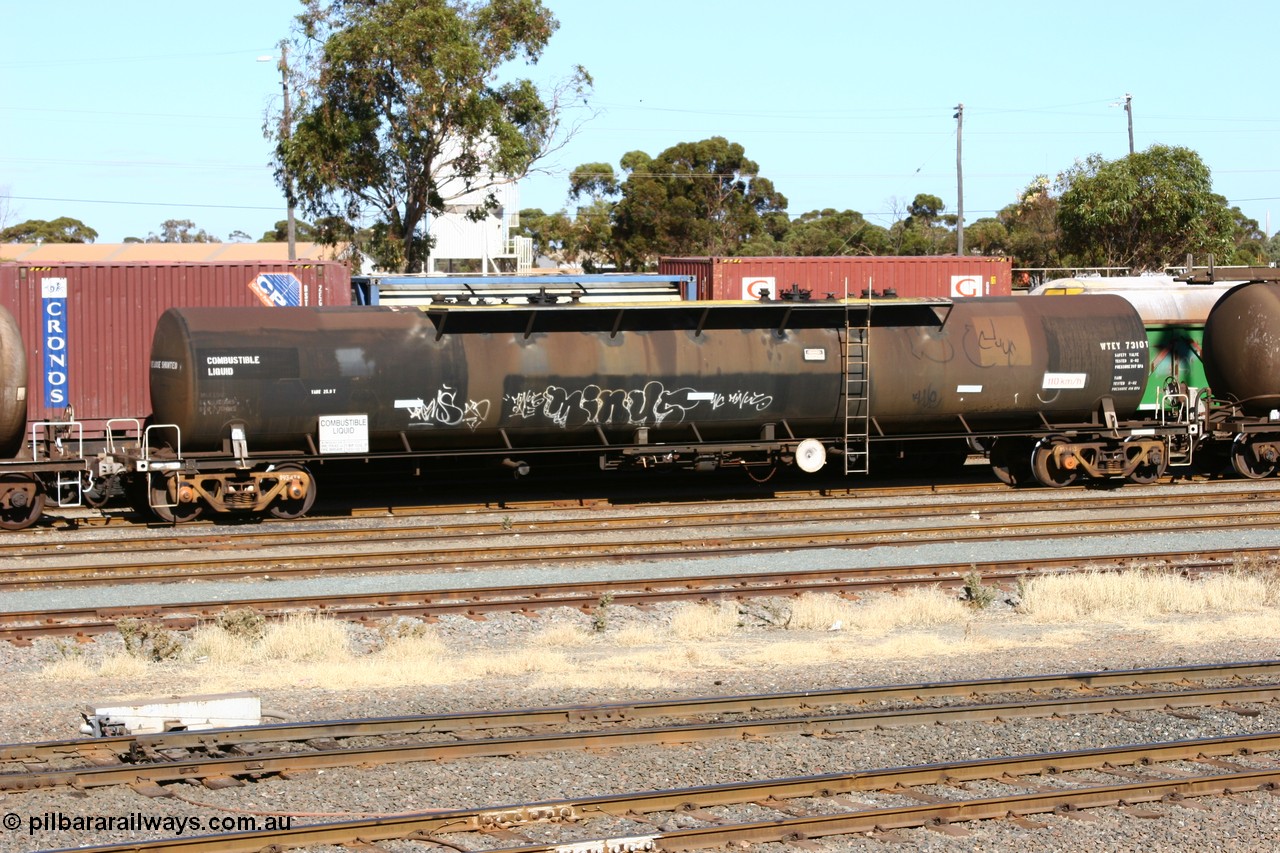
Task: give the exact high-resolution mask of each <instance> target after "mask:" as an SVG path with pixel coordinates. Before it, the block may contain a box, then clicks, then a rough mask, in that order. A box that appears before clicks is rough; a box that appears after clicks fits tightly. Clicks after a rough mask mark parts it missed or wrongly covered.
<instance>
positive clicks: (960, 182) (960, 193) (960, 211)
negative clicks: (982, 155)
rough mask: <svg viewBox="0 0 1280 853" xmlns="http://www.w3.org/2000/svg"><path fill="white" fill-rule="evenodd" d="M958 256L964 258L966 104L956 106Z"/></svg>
mask: <svg viewBox="0 0 1280 853" xmlns="http://www.w3.org/2000/svg"><path fill="white" fill-rule="evenodd" d="M952 118H954V119H955V120H956V196H957V197H958V199H959V200H958V201H957V202H956V254H957V255H960V256H961V257H963V256H964V160H963V158H962V156H961V154H962V153H963V142H964V104H956V114H955V115H954V116H952Z"/></svg>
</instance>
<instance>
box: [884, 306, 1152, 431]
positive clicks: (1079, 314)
mask: <svg viewBox="0 0 1280 853" xmlns="http://www.w3.org/2000/svg"><path fill="white" fill-rule="evenodd" d="M871 361H872V364H873V365H874V367H873V370H875V371H877V373H876V375H877V376H878V380H877V381H876V382H874V383H872V389H871V395H872V410H873V411H874V412H876V420H877V423H878V424H880V425H882V426H885V427H887V428H889V429H891V431H893V432H903V431H908V430H914V431H920V430H938V431H943V430H947V429H953V428H955V425H956V424H957V423H958V422H959V421H960V420H961V419H963V421H964V422H965V423H966V424H968V425H969V426H970V427H973V428H984V429H985V428H992V429H1006V428H1008V429H1026V428H1034V427H1036V426H1038V425H1040V424H1041V423H1043V420H1042V418H1043V417H1049V418H1051V419H1052V420H1054V421H1078V422H1088V421H1090V419H1091V418H1092V417H1093V416H1094V415H1095V414H1097V413H1098V412H1099V410H1100V409H1101V408H1102V406H1103V403H1104V400H1109V401H1110V405H1111V406H1112V407H1113V408H1114V410H1115V412H1116V414H1117V415H1119V416H1120V417H1131V416H1132V415H1133V414H1135V413H1136V412H1137V410H1138V406H1139V405H1140V404H1141V402H1142V395H1143V392H1144V390H1145V387H1146V380H1147V369H1148V365H1149V355H1148V343H1147V336H1146V330H1145V327H1144V326H1143V322H1142V318H1141V316H1139V314H1138V312H1137V311H1136V310H1135V309H1134V308H1133V306H1132V305H1130V304H1129V303H1128V302H1126V301H1125V300H1123V299H1121V298H1120V297H1118V296H1109V295H1097V296H1055V297H1052V298H1044V299H1035V298H1028V297H1023V296H1016V297H991V298H987V299H969V300H958V301H957V302H956V303H955V305H954V306H953V307H952V308H951V310H950V313H949V314H948V315H947V317H946V319H945V321H944V322H943V324H942V325H941V326H939V327H932V328H930V327H924V326H901V327H896V328H893V327H891V328H886V329H885V330H884V332H883V333H882V332H880V330H879V329H876V330H874V331H873V334H872V354H871Z"/></svg>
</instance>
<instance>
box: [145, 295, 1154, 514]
mask: <svg viewBox="0 0 1280 853" xmlns="http://www.w3.org/2000/svg"><path fill="white" fill-rule="evenodd" d="M1146 358H1147V344H1146V338H1145V334H1144V330H1143V325H1142V321H1141V319H1140V318H1139V317H1138V315H1137V314H1136V312H1134V310H1133V309H1132V308H1131V307H1130V306H1129V305H1128V304H1127V303H1125V302H1124V301H1123V300H1119V299H1115V300H1110V299H1108V298H1102V297H1088V298H1082V299H1075V298H1062V299H1056V300H1028V299H1023V298H1016V297H1011V298H990V299H981V300H968V301H957V302H954V303H953V302H950V301H947V300H937V299H915V300H877V301H849V302H842V301H838V300H824V301H816V302H808V301H803V300H794V301H777V302H764V303H661V304H653V303H649V304H643V305H576V306H539V305H530V306H518V307H517V306H509V305H508V306H501V307H488V306H440V307H430V308H426V309H412V310H394V309H386V308H346V309H306V308H299V309H284V308H272V309H252V308H237V309H216V308H200V309H173V310H170V311H169V312H167V313H166V314H165V315H164V316H163V317H162V318H161V320H160V322H159V323H158V325H157V329H156V334H155V338H154V342H153V347H152V355H151V366H150V371H151V390H152V404H153V410H154V414H153V423H152V425H151V426H150V427H149V429H148V448H147V450H146V457H147V458H146V459H142V460H134V462H133V464H134V466H135V467H136V468H137V470H138V471H139V473H142V474H144V475H145V476H146V477H147V478H148V491H149V494H150V500H151V503H152V505H153V506H155V507H156V508H157V510H158V511H159V512H160V514H161V515H162V517H171V518H174V519H182V518H187V517H191V516H194V515H196V514H198V513H199V512H201V511H202V510H203V509H204V508H205V507H211V508H213V509H215V510H218V511H229V510H244V511H251V512H270V513H273V514H276V515H280V516H285V517H288V516H293V515H297V514H300V513H302V512H305V511H306V510H307V509H308V508H309V507H310V506H311V504H312V501H314V498H315V494H316V486H315V480H314V477H313V474H312V470H311V467H313V465H312V463H314V462H319V461H322V460H325V459H328V458H361V457H366V458H367V457H371V456H382V457H396V456H404V457H433V456H439V457H444V456H448V457H452V458H458V457H474V458H475V460H476V464H484V463H485V462H486V461H488V462H495V463H502V464H505V465H507V466H508V467H511V468H513V469H515V470H516V471H517V472H520V473H524V472H527V471H528V470H529V469H530V467H531V465H532V462H533V460H535V459H536V457H538V456H539V455H540V454H545V453H552V452H564V451H571V452H575V453H591V454H598V455H599V457H600V463H601V466H602V467H604V468H615V467H621V466H639V467H686V468H693V469H698V470H711V469H715V468H720V467H728V466H739V467H747V468H750V467H770V468H771V467H773V466H777V465H787V464H795V465H798V466H799V467H801V468H802V469H804V470H807V471H816V470H818V469H820V468H821V467H822V466H823V465H824V464H826V462H827V460H828V458H829V457H832V456H834V457H837V458H840V459H842V460H843V464H844V466H845V469H846V471H849V472H854V471H866V470H867V467H868V458H869V456H870V454H871V449H872V448H873V446H875V445H876V444H877V443H879V442H884V441H889V440H893V441H902V440H906V441H911V440H937V439H951V440H954V441H957V442H960V441H962V440H968V441H969V442H971V443H972V444H974V445H975V446H979V447H986V448H996V447H1002V448H1004V451H1005V456H1006V457H1010V458H1009V459H1008V460H1007V461H1005V462H1003V463H1002V464H1003V465H1004V466H1005V468H1006V470H1005V476H1006V479H1010V480H1014V479H1017V478H1019V477H1022V478H1029V477H1031V476H1035V477H1036V478H1037V479H1038V480H1039V481H1041V482H1044V483H1046V484H1048V485H1065V484H1066V483H1068V482H1071V481H1073V480H1074V479H1076V478H1077V477H1078V476H1080V475H1081V474H1083V473H1089V474H1092V475H1094V476H1136V477H1139V478H1145V477H1147V476H1149V474H1150V471H1151V470H1152V469H1153V468H1154V469H1158V470H1160V471H1163V462H1162V458H1161V456H1160V449H1161V447H1162V443H1161V439H1160V438H1159V437H1154V436H1151V435H1150V434H1149V431H1148V430H1145V429H1143V428H1142V427H1141V425H1138V424H1135V423H1131V422H1130V419H1131V418H1132V417H1133V415H1134V413H1135V412H1136V411H1137V407H1138V405H1139V402H1140V401H1141V398H1142V393H1143V390H1144V378H1145V375H1146V367H1147V361H1146ZM161 445H166V446H167V448H166V449H165V450H163V451H160V450H156V449H155V448H158V447H160V446H161ZM1010 448H1016V449H1017V459H1016V460H1014V459H1013V458H1012V456H1011V454H1012V453H1013V451H1012V450H1011V449H1010ZM995 455H996V457H997V461H998V462H999V460H1000V459H1001V458H1002V457H1000V455H999V453H996V454H995ZM1024 455H1025V457H1026V458H1025V465H1023V464H1022V462H1023V461H1024V460H1023V459H1022V457H1023V456H1024ZM139 462H141V465H139V464H138V463H139ZM997 467H998V468H999V465H998V466H997ZM1024 469H1025V471H1024Z"/></svg>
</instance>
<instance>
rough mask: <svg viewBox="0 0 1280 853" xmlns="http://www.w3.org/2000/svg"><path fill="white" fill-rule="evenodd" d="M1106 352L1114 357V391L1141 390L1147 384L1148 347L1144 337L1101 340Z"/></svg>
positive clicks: (1112, 378) (1112, 384)
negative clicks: (1129, 339) (1128, 339)
mask: <svg viewBox="0 0 1280 853" xmlns="http://www.w3.org/2000/svg"><path fill="white" fill-rule="evenodd" d="M1098 346H1099V347H1101V348H1102V350H1103V351H1104V352H1110V353H1111V354H1112V356H1113V359H1114V362H1113V363H1114V370H1113V372H1112V374H1111V390H1112V391H1141V390H1142V389H1143V388H1145V387H1146V384H1147V347H1148V342H1147V340H1146V339H1145V338H1144V339H1142V340H1136V341H1099V343H1098Z"/></svg>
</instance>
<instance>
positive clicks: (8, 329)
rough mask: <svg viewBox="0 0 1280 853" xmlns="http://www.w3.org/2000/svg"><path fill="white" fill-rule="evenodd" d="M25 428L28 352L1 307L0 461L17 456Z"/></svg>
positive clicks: (20, 336)
mask: <svg viewBox="0 0 1280 853" xmlns="http://www.w3.org/2000/svg"><path fill="white" fill-rule="evenodd" d="M26 425H27V355H26V348H25V347H24V346H23V345H22V333H21V332H20V331H19V330H18V324H17V323H16V322H15V321H14V319H13V315H12V314H10V313H9V312H8V311H7V310H6V309H5V308H3V307H0V457H3V458H5V459H9V458H11V457H12V456H13V455H14V454H15V453H17V452H18V448H19V447H21V445H22V438H23V430H24V429H25V428H26Z"/></svg>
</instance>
